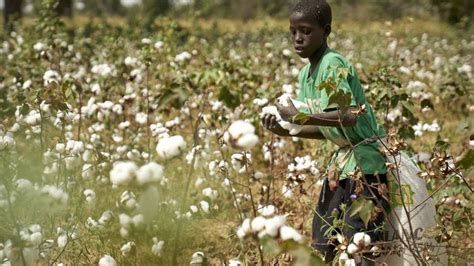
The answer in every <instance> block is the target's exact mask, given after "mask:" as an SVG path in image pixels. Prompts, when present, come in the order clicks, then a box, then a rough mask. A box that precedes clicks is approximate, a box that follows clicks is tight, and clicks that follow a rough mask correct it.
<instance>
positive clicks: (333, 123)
mask: <svg viewBox="0 0 474 266" xmlns="http://www.w3.org/2000/svg"><path fill="white" fill-rule="evenodd" d="M356 110H357V109H356V108H354V107H349V108H348V109H347V111H346V112H345V113H341V112H340V111H339V110H337V109H336V110H334V111H329V112H324V113H320V114H312V115H309V116H308V118H309V119H308V120H307V121H305V123H304V125H314V126H325V127H341V125H342V126H343V127H353V126H355V125H356V123H357V116H356V114H355V112H356ZM339 120H341V121H339ZM295 122H296V123H297V121H295Z"/></svg>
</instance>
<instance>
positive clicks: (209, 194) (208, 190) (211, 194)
mask: <svg viewBox="0 0 474 266" xmlns="http://www.w3.org/2000/svg"><path fill="white" fill-rule="evenodd" d="M202 194H203V195H204V196H206V197H208V198H210V199H211V200H215V199H216V198H217V196H219V193H218V192H217V190H213V189H212V188H210V187H208V188H205V189H203V190H202Z"/></svg>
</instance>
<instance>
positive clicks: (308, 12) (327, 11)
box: [292, 0, 332, 27]
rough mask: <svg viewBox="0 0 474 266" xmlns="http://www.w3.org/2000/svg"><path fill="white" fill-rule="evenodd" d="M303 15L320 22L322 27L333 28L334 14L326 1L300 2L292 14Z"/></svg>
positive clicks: (301, 0) (300, 0) (307, 0)
mask: <svg viewBox="0 0 474 266" xmlns="http://www.w3.org/2000/svg"><path fill="white" fill-rule="evenodd" d="M295 12H297V13H301V14H303V16H305V17H307V18H308V19H310V20H312V21H315V22H318V23H319V25H320V26H321V27H324V26H326V25H329V26H331V22H332V12H331V7H330V6H329V4H328V2H327V1H326V0H299V1H298V3H296V5H295V7H293V11H292V13H295Z"/></svg>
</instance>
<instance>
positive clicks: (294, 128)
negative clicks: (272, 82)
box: [260, 93, 308, 135]
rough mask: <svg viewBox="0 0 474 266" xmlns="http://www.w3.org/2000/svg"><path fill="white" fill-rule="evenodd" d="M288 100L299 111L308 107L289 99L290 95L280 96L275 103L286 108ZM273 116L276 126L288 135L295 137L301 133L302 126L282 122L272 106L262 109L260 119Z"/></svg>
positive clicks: (276, 110)
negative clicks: (276, 122)
mask: <svg viewBox="0 0 474 266" xmlns="http://www.w3.org/2000/svg"><path fill="white" fill-rule="evenodd" d="M288 99H290V100H291V101H292V102H293V105H294V106H295V107H296V109H298V110H300V109H301V108H307V107H308V106H307V105H306V104H305V103H303V102H300V101H297V100H294V99H291V95H290V94H288V93H285V94H283V95H282V96H280V97H278V99H277V101H278V103H279V104H281V105H283V106H285V107H286V106H288ZM267 114H268V115H274V116H275V117H276V120H277V121H278V124H280V126H281V127H282V128H284V129H286V130H288V131H289V133H290V135H296V134H298V133H300V132H301V130H302V129H303V126H301V125H296V124H293V123H291V122H288V121H284V120H283V119H281V116H280V113H279V112H278V109H277V108H276V106H274V105H268V106H265V107H263V108H262V112H261V113H260V117H263V116H264V115H267Z"/></svg>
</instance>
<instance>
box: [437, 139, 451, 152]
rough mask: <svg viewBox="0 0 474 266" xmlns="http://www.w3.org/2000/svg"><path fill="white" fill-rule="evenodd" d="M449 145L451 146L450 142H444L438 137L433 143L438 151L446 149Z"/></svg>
mask: <svg viewBox="0 0 474 266" xmlns="http://www.w3.org/2000/svg"><path fill="white" fill-rule="evenodd" d="M450 146H451V144H449V143H448V142H446V141H443V140H440V139H438V140H437V141H436V143H435V149H437V150H440V151H445V150H447V149H448V148H449V147H450Z"/></svg>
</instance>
